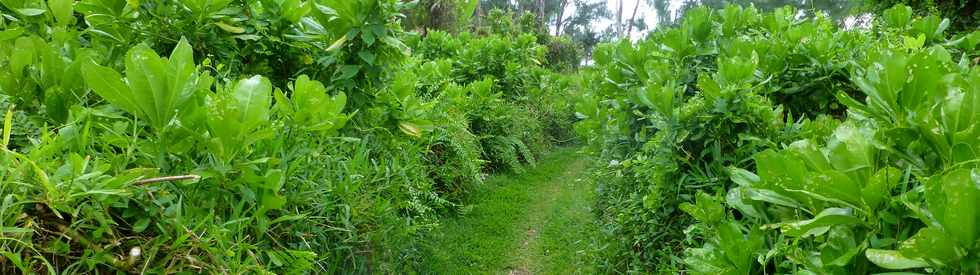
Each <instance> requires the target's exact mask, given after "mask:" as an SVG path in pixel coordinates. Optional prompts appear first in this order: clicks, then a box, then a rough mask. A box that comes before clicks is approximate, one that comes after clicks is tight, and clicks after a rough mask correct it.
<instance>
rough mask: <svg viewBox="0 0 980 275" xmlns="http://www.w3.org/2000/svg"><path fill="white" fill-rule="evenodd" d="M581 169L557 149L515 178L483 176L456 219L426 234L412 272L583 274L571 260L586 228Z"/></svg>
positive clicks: (573, 155)
mask: <svg viewBox="0 0 980 275" xmlns="http://www.w3.org/2000/svg"><path fill="white" fill-rule="evenodd" d="M587 167H588V161H587V160H585V159H584V158H583V157H582V156H581V155H579V154H578V153H577V152H576V149H575V148H563V149H557V150H556V151H554V152H552V153H550V154H548V155H546V156H545V157H544V158H543V159H542V160H541V161H540V162H539V163H538V165H537V166H536V167H534V168H530V169H528V170H527V171H526V172H525V173H523V174H504V175H497V176H494V177H492V178H490V179H488V180H487V182H486V183H485V184H484V185H482V186H481V187H479V188H478V190H476V191H475V192H473V195H472V196H471V197H469V198H468V199H467V201H468V204H469V205H468V206H466V207H464V209H463V211H462V213H461V214H460V215H459V216H458V217H454V218H448V219H446V220H445V221H444V222H443V223H442V225H441V227H440V228H438V229H436V230H434V232H433V233H432V236H431V238H430V240H429V241H428V244H427V249H428V250H429V251H428V252H429V253H426V254H428V255H427V257H426V261H425V262H424V263H423V265H422V268H421V270H420V271H421V272H422V273H427V274H428V273H433V274H474V273H477V274H507V273H510V272H514V273H516V274H527V273H533V274H572V273H589V272H588V270H587V269H584V268H583V267H580V266H582V265H581V264H580V263H581V261H580V256H579V255H581V253H580V251H583V250H585V247H586V246H587V243H586V241H587V240H588V239H589V238H588V234H589V231H590V229H589V226H590V225H591V223H590V221H591V214H590V212H589V206H590V203H591V201H592V195H593V188H592V186H591V185H590V184H589V183H588V182H587V181H585V180H580V178H581V177H582V176H583V175H584V174H585V172H586V170H587Z"/></svg>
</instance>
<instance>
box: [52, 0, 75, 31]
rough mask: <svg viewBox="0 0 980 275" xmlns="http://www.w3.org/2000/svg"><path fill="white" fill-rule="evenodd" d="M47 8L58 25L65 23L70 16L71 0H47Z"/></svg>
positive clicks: (69, 20)
mask: <svg viewBox="0 0 980 275" xmlns="http://www.w3.org/2000/svg"><path fill="white" fill-rule="evenodd" d="M48 9H51V14H52V15H54V19H55V21H57V22H58V24H60V25H67V24H68V23H70V22H71V19H72V18H73V17H72V12H73V10H72V0H48Z"/></svg>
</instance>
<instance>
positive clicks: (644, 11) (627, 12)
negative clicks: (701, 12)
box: [595, 0, 685, 39]
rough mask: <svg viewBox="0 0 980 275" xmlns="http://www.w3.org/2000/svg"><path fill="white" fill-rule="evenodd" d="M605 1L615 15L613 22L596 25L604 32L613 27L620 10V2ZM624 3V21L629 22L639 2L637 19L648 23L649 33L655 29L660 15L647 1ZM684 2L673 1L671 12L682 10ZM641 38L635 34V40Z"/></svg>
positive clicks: (602, 22)
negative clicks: (610, 26)
mask: <svg viewBox="0 0 980 275" xmlns="http://www.w3.org/2000/svg"><path fill="white" fill-rule="evenodd" d="M599 1H603V0H599ZM604 1H606V6H607V7H608V8H609V11H611V12H612V13H613V16H612V17H613V18H612V20H609V21H600V22H597V23H596V24H595V27H596V29H598V30H603V29H605V28H606V27H609V25H611V24H612V23H613V22H614V20H616V18H615V17H616V11H617V10H618V9H619V1H620V0H604ZM622 1H623V21H627V20H629V18H630V17H631V16H632V15H633V7H636V4H637V1H639V4H640V6H639V8H637V9H636V18H637V19H640V18H643V19H644V20H645V21H646V23H647V28H648V31H649V29H652V28H654V27H655V25H656V23H657V16H658V14H657V12H656V11H655V10H654V9H653V8H652V7H650V6H648V5H647V3H646V1H644V0H622ZM684 2H685V1H684V0H671V1H670V8H669V9H670V10H671V11H676V10H678V9H680V7H681V5H683V4H684ZM664 16H666V15H664ZM641 36H642V35H637V33H636V32H634V33H633V39H637V38H639V37H641Z"/></svg>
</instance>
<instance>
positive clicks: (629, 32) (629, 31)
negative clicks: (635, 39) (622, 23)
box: [626, 0, 640, 39]
mask: <svg viewBox="0 0 980 275" xmlns="http://www.w3.org/2000/svg"><path fill="white" fill-rule="evenodd" d="M639 8H640V0H636V5H635V6H633V15H632V16H630V25H629V28H628V29H627V30H626V38H627V39H628V38H630V36H632V35H633V25H635V24H636V10H637V9H639Z"/></svg>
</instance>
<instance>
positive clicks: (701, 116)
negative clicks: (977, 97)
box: [575, 6, 977, 274]
mask: <svg viewBox="0 0 980 275" xmlns="http://www.w3.org/2000/svg"><path fill="white" fill-rule="evenodd" d="M796 14H797V13H796V12H795V11H794V10H792V9H790V8H782V9H777V10H775V11H773V12H771V13H759V12H757V11H756V10H755V9H754V8H741V7H738V6H728V7H726V8H724V9H722V10H709V9H703V8H702V9H695V10H692V11H690V12H689V13H688V16H687V17H686V18H685V19H684V21H683V22H682V23H681V24H680V25H678V26H676V27H672V28H666V29H662V30H659V31H656V32H655V33H653V34H651V35H650V36H649V37H648V38H647V39H645V40H641V41H639V42H636V43H631V42H618V43H614V44H606V45H602V46H599V47H598V48H597V49H596V51H595V52H594V58H595V61H596V66H595V67H594V68H591V69H585V71H584V72H583V73H582V76H583V81H582V82H581V83H582V84H581V86H582V88H581V89H583V90H585V91H589V92H585V93H583V94H582V95H581V97H580V98H579V99H578V102H577V103H576V104H575V108H576V113H577V115H578V116H579V117H580V118H582V119H583V120H582V121H580V122H577V123H576V126H575V130H576V131H577V132H578V133H579V134H580V135H581V136H582V138H583V139H586V140H587V141H588V143H589V144H590V145H589V148H590V150H591V151H592V152H593V153H594V154H595V156H596V157H598V158H599V160H600V163H603V164H604V165H603V166H604V167H600V168H599V169H598V170H597V171H596V172H595V177H596V178H597V179H602V180H597V184H598V186H597V188H598V190H599V193H598V195H597V201H596V207H595V208H594V209H595V210H594V212H595V214H596V217H597V223H598V227H599V228H600V232H601V233H600V234H599V236H597V242H596V245H595V247H594V248H593V251H592V254H593V255H594V258H595V261H596V263H597V264H598V265H599V266H600V268H601V269H602V270H604V271H606V272H623V271H626V272H638V273H652V272H661V273H662V272H668V273H676V272H691V273H696V274H717V273H723V274H756V273H799V272H804V273H817V274H820V273H834V274H836V273H852V272H856V273H874V272H885V271H887V270H889V269H895V270H903V269H904V270H907V271H925V270H932V271H943V272H953V273H955V272H968V273H969V272H973V271H974V270H975V269H976V267H975V265H974V264H972V263H973V260H972V258H971V257H972V256H971V255H972V254H971V253H972V252H970V251H971V249H972V243H973V242H974V241H975V240H974V239H970V238H973V237H971V236H972V235H969V234H970V233H966V231H969V230H971V229H964V230H966V231H962V232H961V230H960V229H954V230H952V231H949V232H953V231H955V232H960V233H947V229H945V227H943V225H944V224H946V225H950V224H951V223H950V222H946V220H944V218H941V217H936V216H935V213H940V212H942V213H948V212H943V211H947V210H946V209H951V208H949V207H950V206H949V204H946V202H948V201H950V200H953V201H958V202H964V200H960V199H959V198H956V199H953V198H952V196H955V195H953V194H954V193H955V194H964V196H968V194H970V192H971V191H968V190H965V189H955V188H960V187H958V186H959V185H957V184H953V183H947V182H949V181H956V180H957V179H966V175H968V174H969V173H970V172H969V171H971V170H970V169H972V168H973V167H974V166H975V164H974V160H975V157H973V155H972V153H968V152H971V151H974V150H975V149H970V148H972V146H974V145H971V144H973V143H972V142H971V141H969V139H970V138H967V137H969V136H972V135H971V134H969V133H968V132H969V131H972V130H970V129H972V128H971V126H969V125H972V124H971V122H970V120H969V118H967V117H968V116H967V117H964V114H965V113H961V112H967V113H971V112H972V111H970V110H972V109H969V108H972V107H969V106H970V105H968V104H967V103H968V102H972V101H971V100H972V99H971V98H972V96H970V95H969V93H970V92H969V91H972V90H973V89H972V86H973V84H972V83H973V82H971V80H969V79H971V78H972V77H973V76H972V75H973V74H974V71H975V70H976V69H975V66H976V62H975V61H974V58H975V56H976V54H977V48H976V45H975V44H974V43H973V41H974V35H975V34H965V35H957V36H955V37H949V36H947V35H945V32H944V31H945V28H946V27H945V26H946V24H944V23H942V22H943V21H942V20H939V19H937V18H936V17H935V16H926V17H913V15H912V13H911V12H910V11H909V10H908V8H907V7H903V6H898V7H896V8H893V9H891V10H889V11H886V12H885V13H884V14H883V15H882V16H881V17H878V18H877V20H876V21H875V23H874V25H872V26H870V27H869V28H854V29H840V28H839V27H837V26H836V25H835V24H833V23H830V22H829V21H827V19H825V17H824V16H821V15H819V14H818V15H817V16H816V17H813V18H806V19H802V20H799V19H797V18H796ZM953 118H955V119H953ZM955 133H959V134H955ZM930 186H931V187H930ZM947 186H948V188H949V189H948V191H947V189H944V188H947ZM954 189H955V190H958V191H952V190H954ZM930 190H931V191H930ZM927 193H928V194H927ZM944 196H945V197H944ZM967 201H968V200H967ZM964 203H968V202H964ZM931 211H937V212H935V213H934V212H931ZM957 213H958V214H960V213H963V214H964V215H966V216H971V215H972V214H968V212H963V211H958V212H957ZM958 214H954V216H955V215H958ZM973 216H975V215H973ZM973 218H975V217H972V216H971V218H965V216H957V217H955V218H950V221H952V220H957V221H963V222H966V223H969V219H973ZM959 219H967V220H959ZM944 222H945V223H944ZM960 223H962V222H960ZM918 231H921V232H922V233H921V234H920V233H916V232H918ZM953 234H962V235H960V236H958V237H957V236H955V235H953ZM924 243H931V244H937V243H942V244H943V245H939V247H942V248H941V249H939V250H935V249H933V250H930V249H927V248H925V246H926V245H924ZM943 249H945V250H943ZM951 251H958V252H955V253H953V252H951ZM943 253H948V254H943ZM940 258H942V259H950V260H938V259H940ZM923 268H925V269H923Z"/></svg>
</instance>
